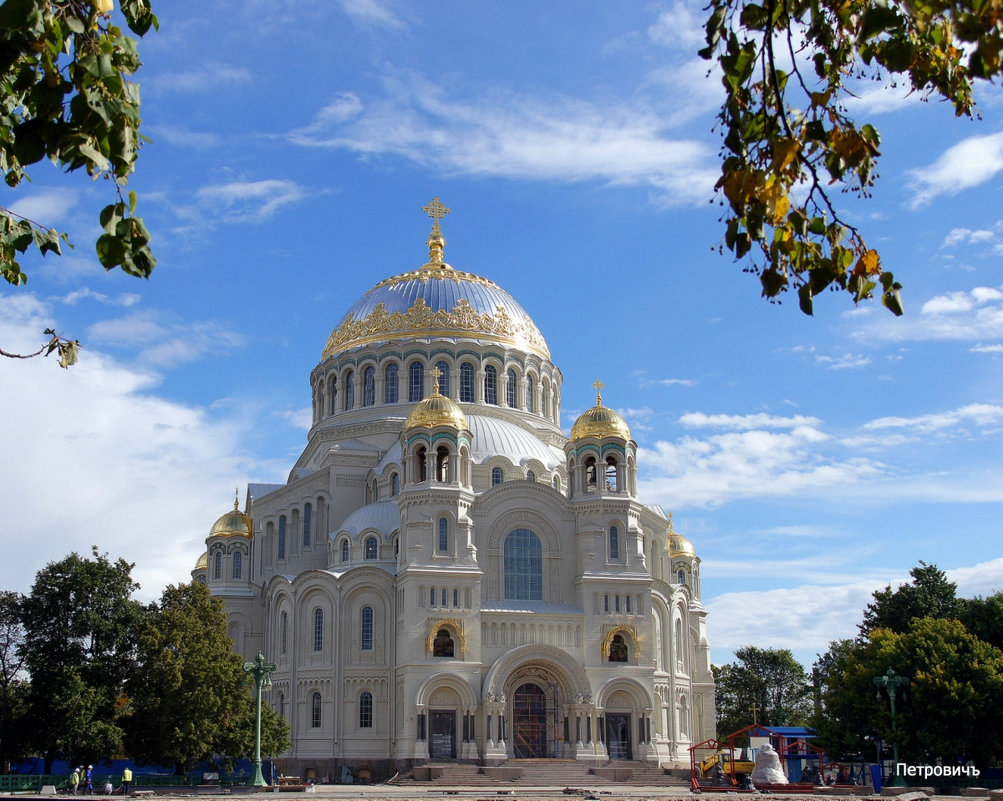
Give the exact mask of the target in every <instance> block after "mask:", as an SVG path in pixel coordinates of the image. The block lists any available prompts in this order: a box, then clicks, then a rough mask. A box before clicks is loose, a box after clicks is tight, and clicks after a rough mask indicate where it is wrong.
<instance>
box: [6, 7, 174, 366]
mask: <svg viewBox="0 0 1003 801" xmlns="http://www.w3.org/2000/svg"><path fill="white" fill-rule="evenodd" d="M112 6H113V2H112V0H6V2H4V3H3V4H2V5H0V86H2V99H0V173H2V175H3V179H4V181H5V182H6V184H7V186H8V187H10V188H12V189H14V188H17V187H18V186H20V185H21V183H22V182H23V181H24V180H25V179H28V177H29V176H28V173H27V168H28V167H29V166H31V165H33V164H36V163H38V162H40V161H42V160H43V159H48V160H49V161H51V162H52V163H53V164H55V165H57V166H58V167H61V168H62V169H64V170H65V171H67V172H73V171H76V170H83V171H85V172H86V173H87V174H88V175H89V176H91V177H92V178H94V179H97V178H105V179H108V180H110V181H111V182H112V183H113V184H114V188H115V190H114V191H115V193H116V196H117V197H116V199H115V201H114V202H112V203H109V204H108V205H107V206H105V207H104V209H102V211H101V213H100V215H99V221H100V223H101V227H102V229H103V233H102V234H101V236H100V237H99V238H98V240H97V256H98V259H99V260H100V262H101V264H102V265H103V266H104V267H105V269H108V270H110V269H113V268H115V267H121V268H122V269H123V270H124V271H125V272H127V273H129V274H130V275H135V276H140V277H144V278H145V277H149V275H150V273H151V272H152V270H153V268H154V266H155V265H156V259H155V258H154V256H153V253H152V251H151V250H150V247H149V242H150V233H149V231H148V230H147V228H146V226H145V224H144V223H143V219H142V218H141V217H137V216H136V213H135V212H136V195H135V193H133V192H130V193H129V194H128V196H127V197H126V196H124V195H123V187H124V186H125V185H126V183H127V181H128V178H129V175H130V174H131V173H132V171H133V169H134V167H135V163H136V158H137V156H138V154H139V148H140V145H141V143H142V142H143V139H144V137H143V136H142V135H141V134H140V133H139V124H140V116H139V87H138V86H137V85H136V84H134V83H133V82H132V81H131V77H132V75H133V74H134V73H135V72H136V70H138V69H139V66H140V60H139V51H138V50H137V47H136V40H135V39H134V38H133V37H131V36H128V35H126V34H125V33H124V32H123V31H122V30H121V29H120V28H119V27H118V26H117V25H115V24H113V22H112V17H111V11H112ZM119 8H120V10H121V12H122V15H123V17H124V18H125V21H126V24H127V25H128V27H129V29H130V30H131V31H132V32H133V33H135V34H137V35H138V36H143V35H145V34H146V33H147V32H148V31H149V30H150V28H151V27H156V26H157V24H158V23H157V18H156V17H155V16H154V15H153V12H152V10H151V6H150V3H149V0H119ZM67 241H68V240H67V236H66V234H63V233H60V232H58V231H57V230H55V229H54V228H52V227H48V226H46V225H45V224H44V223H40V222H36V221H34V220H30V219H27V218H25V217H23V216H21V215H18V214H16V213H14V212H13V211H11V210H10V209H9V208H6V207H4V206H0V275H2V276H3V278H4V279H5V280H6V281H7V282H8V283H10V284H13V285H15V286H17V285H19V284H23V283H24V282H25V281H26V280H27V274H26V273H25V272H24V270H23V269H22V265H21V263H20V262H19V258H20V257H21V254H24V253H25V252H27V251H28V250H29V249H30V248H32V247H34V248H37V249H38V251H39V252H40V253H41V254H42V255H43V256H44V255H45V254H48V253H54V254H56V255H61V253H62V244H63V243H66V242H67ZM46 334H47V335H51V336H50V339H49V341H48V343H47V344H46V346H43V348H42V351H40V352H45V351H46V350H47V352H46V355H48V353H51V352H52V351H53V350H56V351H58V352H59V356H60V364H61V365H62V366H64V367H66V366H68V365H69V364H72V363H73V361H74V360H75V355H76V345H77V344H78V343H76V342H75V340H67V339H65V338H63V337H57V336H56V335H55V334H54V333H52V332H46ZM50 346H51V347H50ZM0 353H2V354H3V355H12V354H7V353H3V352H2V351H0ZM33 355H37V354H33Z"/></svg>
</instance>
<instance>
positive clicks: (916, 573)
mask: <svg viewBox="0 0 1003 801" xmlns="http://www.w3.org/2000/svg"><path fill="white" fill-rule="evenodd" d="M909 575H910V576H912V583H911V584H903V585H902V586H901V587H899V588H897V589H895V590H893V589H892V588H891V585H888V586H886V587H885V588H884V589H883V590H878V591H876V592H875V593H874V595H873V597H874V600H873V601H871V602H870V603H869V604H867V608H866V609H864V620H863V622H862V623H861V624H860V632H861V634H864V635H866V634H868V633H869V632H871V631H873V630H874V629H879V628H880V629H890V630H891V631H896V632H899V633H902V632H906V631H908V630H909V626H910V625H911V624H912V621H913V620H915V619H916V618H920V617H933V618H957V617H958V615H959V614H960V612H961V609H962V604H961V602H959V600H958V598H957V595H956V593H957V589H958V587H957V585H956V584H955V583H954V582H953V581H948V580H947V576H946V575H945V574H944V571H942V570H940V569H938V568H937V566H936V565H928V564H927V563H926V562H922V561H921V562H920V563H919V565H918V566H916V567H914V568H913V569H912V570H910V571H909Z"/></svg>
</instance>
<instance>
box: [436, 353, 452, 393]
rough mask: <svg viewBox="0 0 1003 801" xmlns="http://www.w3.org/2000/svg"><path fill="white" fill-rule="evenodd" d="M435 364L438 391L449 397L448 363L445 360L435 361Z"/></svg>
mask: <svg viewBox="0 0 1003 801" xmlns="http://www.w3.org/2000/svg"><path fill="white" fill-rule="evenodd" d="M435 366H436V367H437V368H438V369H439V378H438V382H439V392H440V393H442V394H443V395H445V396H446V397H447V398H448V397H449V365H448V364H447V363H446V362H436V364H435Z"/></svg>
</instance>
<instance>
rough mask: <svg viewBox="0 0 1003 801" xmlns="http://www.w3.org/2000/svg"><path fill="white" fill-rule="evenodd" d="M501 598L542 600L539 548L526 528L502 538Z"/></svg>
mask: <svg viewBox="0 0 1003 801" xmlns="http://www.w3.org/2000/svg"><path fill="white" fill-rule="evenodd" d="M505 598H506V599H509V600H515V601H542V600H543V547H542V546H541V545H540V538H539V537H538V536H536V534H534V533H533V532H532V531H530V530H529V529H528V528H517V529H515V530H514V531H512V532H510V533H509V535H508V536H507V537H506V538H505Z"/></svg>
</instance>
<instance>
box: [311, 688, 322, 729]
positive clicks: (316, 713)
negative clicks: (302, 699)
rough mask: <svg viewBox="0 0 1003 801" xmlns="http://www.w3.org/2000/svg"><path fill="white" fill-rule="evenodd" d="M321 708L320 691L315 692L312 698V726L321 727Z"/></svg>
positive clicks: (314, 727) (313, 727)
mask: <svg viewBox="0 0 1003 801" xmlns="http://www.w3.org/2000/svg"><path fill="white" fill-rule="evenodd" d="M320 715H321V708H320V693H314V694H313V695H312V696H311V698H310V728H311V729H319V728H320V723H321V719H320Z"/></svg>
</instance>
